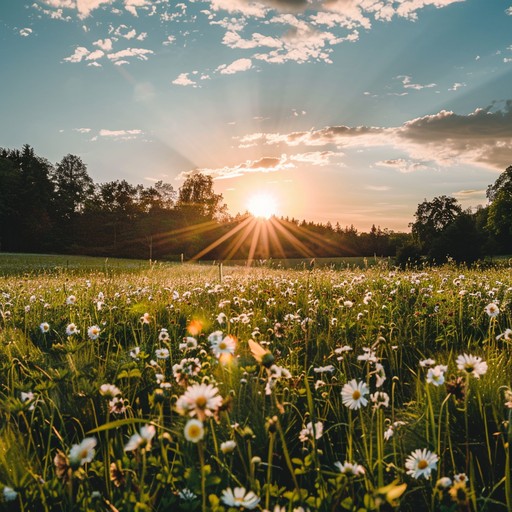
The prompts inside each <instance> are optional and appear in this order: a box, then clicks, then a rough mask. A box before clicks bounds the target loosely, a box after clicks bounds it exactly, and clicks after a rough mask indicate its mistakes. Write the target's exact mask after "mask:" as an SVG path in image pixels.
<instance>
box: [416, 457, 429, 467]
mask: <svg viewBox="0 0 512 512" xmlns="http://www.w3.org/2000/svg"><path fill="white" fill-rule="evenodd" d="M427 467H428V462H427V461H426V460H425V459H421V460H420V461H419V462H418V469H425V468H427Z"/></svg>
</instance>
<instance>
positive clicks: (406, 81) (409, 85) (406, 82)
mask: <svg viewBox="0 0 512 512" xmlns="http://www.w3.org/2000/svg"><path fill="white" fill-rule="evenodd" d="M397 79H398V80H400V81H401V82H402V84H403V86H404V89H414V90H415V91H421V90H422V89H431V88H432V87H436V85H437V84H434V83H431V84H415V83H413V82H412V78H411V77H410V76H408V75H399V76H397Z"/></svg>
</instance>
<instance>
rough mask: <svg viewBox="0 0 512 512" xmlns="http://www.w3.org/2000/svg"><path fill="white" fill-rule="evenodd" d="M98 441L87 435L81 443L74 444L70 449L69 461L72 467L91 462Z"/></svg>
mask: <svg viewBox="0 0 512 512" xmlns="http://www.w3.org/2000/svg"><path fill="white" fill-rule="evenodd" d="M96 444H97V441H96V439H95V438H94V437H86V438H85V439H84V440H83V441H82V442H81V443H80V444H74V445H73V446H72V447H71V449H70V450H69V463H70V465H71V467H73V468H78V467H79V466H83V465H84V464H86V463H88V462H91V461H92V459H93V458H94V455H95V453H96V451H95V449H94V448H95V447H96Z"/></svg>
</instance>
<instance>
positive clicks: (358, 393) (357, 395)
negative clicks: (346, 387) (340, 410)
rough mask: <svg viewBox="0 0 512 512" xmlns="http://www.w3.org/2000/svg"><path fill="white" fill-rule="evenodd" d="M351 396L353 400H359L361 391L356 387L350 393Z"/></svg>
mask: <svg viewBox="0 0 512 512" xmlns="http://www.w3.org/2000/svg"><path fill="white" fill-rule="evenodd" d="M352 398H353V399H354V400H359V399H360V398H361V392H360V391H359V390H358V389H356V390H355V391H354V392H353V393H352Z"/></svg>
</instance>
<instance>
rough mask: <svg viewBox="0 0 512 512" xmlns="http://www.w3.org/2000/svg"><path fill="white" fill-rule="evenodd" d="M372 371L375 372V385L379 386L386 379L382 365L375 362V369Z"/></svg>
mask: <svg viewBox="0 0 512 512" xmlns="http://www.w3.org/2000/svg"><path fill="white" fill-rule="evenodd" d="M372 373H374V374H375V380H376V382H375V387H377V388H380V387H381V386H382V384H384V381H385V380H386V371H385V370H384V366H382V365H381V364H380V363H375V371H374V372H372Z"/></svg>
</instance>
